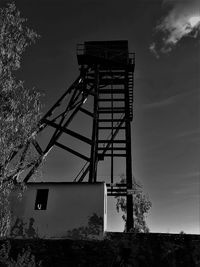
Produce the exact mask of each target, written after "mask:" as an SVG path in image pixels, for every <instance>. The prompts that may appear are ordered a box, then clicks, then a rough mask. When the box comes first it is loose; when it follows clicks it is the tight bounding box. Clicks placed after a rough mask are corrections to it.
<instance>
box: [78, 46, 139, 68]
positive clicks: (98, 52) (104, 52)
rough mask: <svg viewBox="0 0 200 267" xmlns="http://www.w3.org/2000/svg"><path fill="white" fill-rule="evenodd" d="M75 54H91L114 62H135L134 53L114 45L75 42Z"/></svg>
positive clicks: (129, 63)
mask: <svg viewBox="0 0 200 267" xmlns="http://www.w3.org/2000/svg"><path fill="white" fill-rule="evenodd" d="M76 51H77V56H92V57H97V58H101V59H105V60H110V61H113V62H116V63H123V64H127V65H134V64H135V53H129V52H128V51H126V50H124V49H123V48H122V49H120V48H119V49H117V48H116V46H107V47H106V46H100V45H99V46H98V45H88V44H87V45H85V44H77V50H76Z"/></svg>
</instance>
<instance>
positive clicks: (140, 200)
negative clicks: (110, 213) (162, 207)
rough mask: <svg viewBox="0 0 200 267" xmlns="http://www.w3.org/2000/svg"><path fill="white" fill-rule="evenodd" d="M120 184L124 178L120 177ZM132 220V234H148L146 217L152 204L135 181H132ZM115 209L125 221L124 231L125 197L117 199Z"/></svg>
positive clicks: (123, 181)
mask: <svg viewBox="0 0 200 267" xmlns="http://www.w3.org/2000/svg"><path fill="white" fill-rule="evenodd" d="M121 183H125V178H124V176H123V175H122V177H121ZM133 192H134V193H133V194H132V196H133V220H134V229H133V232H136V233H140V232H142V233H147V232H149V228H148V226H147V223H146V215H147V213H148V212H149V210H150V208H151V206H152V203H151V201H150V200H149V198H148V196H147V195H145V194H144V193H143V191H142V186H140V185H139V184H138V183H136V181H135V179H133ZM116 208H117V211H118V212H120V211H121V212H122V213H123V215H122V219H123V220H124V221H125V229H126V211H127V207H126V198H125V197H117V203H116Z"/></svg>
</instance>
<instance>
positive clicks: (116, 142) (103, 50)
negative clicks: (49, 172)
mask: <svg viewBox="0 0 200 267" xmlns="http://www.w3.org/2000/svg"><path fill="white" fill-rule="evenodd" d="M77 59H78V64H79V66H80V75H79V76H78V78H77V79H76V80H75V82H74V83H73V84H72V85H71V86H70V87H69V88H68V90H66V92H64V94H63V95H62V96H61V97H60V98H59V99H58V101H57V102H56V103H55V104H54V105H53V106H52V108H51V109H50V110H49V111H48V112H47V113H46V114H45V115H44V117H43V118H42V119H41V121H40V123H39V125H38V130H37V132H36V133H39V132H41V131H44V130H45V129H46V128H47V127H51V128H53V129H54V133H53V134H52V136H51V138H50V140H49V142H48V144H47V145H46V147H45V148H42V147H41V145H40V144H39V142H38V141H36V139H34V138H33V139H30V142H29V143H28V144H27V145H26V146H25V147H23V148H20V149H21V151H22V152H21V161H23V160H24V158H25V154H26V151H27V150H28V146H33V147H34V149H35V150H36V151H37V154H38V157H37V159H36V160H35V161H34V162H33V163H32V164H31V165H30V164H29V166H27V170H28V172H27V174H26V177H25V178H24V181H25V182H28V180H29V179H30V178H31V176H32V174H33V173H34V172H35V170H36V169H37V168H38V166H39V165H40V164H41V162H42V161H43V159H44V157H46V155H47V154H48V153H49V151H50V150H51V148H52V147H53V146H57V147H60V148H62V149H64V150H66V151H68V152H70V153H72V154H73V155H76V156H78V157H80V158H81V159H83V160H85V161H86V163H85V165H84V167H83V169H82V170H81V171H80V172H79V173H78V175H77V177H76V178H75V179H74V182H83V181H85V179H86V178H88V179H87V182H90V183H95V182H96V181H98V163H99V162H102V161H104V160H105V159H106V158H109V160H110V161H109V165H110V166H109V168H110V174H109V177H108V180H107V181H106V182H107V187H108V195H110V196H126V198H127V225H126V226H127V230H130V229H131V228H133V227H134V222H133V198H132V194H131V192H132V191H131V190H132V156H131V155H132V153H131V121H132V118H133V72H134V66H135V56H134V54H133V53H129V51H128V41H93V42H85V43H84V44H83V45H78V46H77ZM88 98H93V107H92V109H93V110H92V111H91V110H88V109H86V108H85V107H84V103H85V101H86V100H87V99H88ZM80 112H81V113H83V114H85V115H86V116H89V117H90V118H91V120H92V135H91V137H86V136H83V135H82V134H81V133H78V132H76V131H72V130H70V129H69V125H70V123H71V122H72V121H73V119H74V117H75V116H76V115H77V113H80ZM63 134H65V135H69V136H71V137H73V138H76V139H78V140H81V141H82V142H84V143H86V144H87V145H88V146H89V148H88V149H90V157H88V156H85V155H84V154H82V153H80V152H78V151H76V150H75V149H72V148H70V147H68V146H66V145H65V144H63V143H62V142H59V139H60V137H61V136H62V135H63ZM105 136H106V138H105ZM16 154H17V152H14V153H13V157H14V156H15V155H16ZM116 158H118V159H119V158H122V159H124V160H125V166H124V170H122V171H124V173H125V180H126V181H125V183H124V184H120V183H119V182H118V183H117V182H116V180H115V175H114V169H115V164H114V161H115V159H116Z"/></svg>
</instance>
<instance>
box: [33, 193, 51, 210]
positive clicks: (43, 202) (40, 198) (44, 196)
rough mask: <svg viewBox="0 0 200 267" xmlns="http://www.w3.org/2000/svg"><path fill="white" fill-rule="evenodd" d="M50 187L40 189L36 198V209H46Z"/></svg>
mask: <svg viewBox="0 0 200 267" xmlns="http://www.w3.org/2000/svg"><path fill="white" fill-rule="evenodd" d="M48 193H49V189H38V190H37V195H36V200H35V210H46V209H47V200H48Z"/></svg>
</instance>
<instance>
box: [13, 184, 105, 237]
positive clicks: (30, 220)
mask: <svg viewBox="0 0 200 267" xmlns="http://www.w3.org/2000/svg"><path fill="white" fill-rule="evenodd" d="M41 189H48V197H47V203H46V204H47V205H46V208H45V209H42V208H44V206H42V204H41V203H36V198H37V194H38V193H37V192H38V190H41ZM41 192H44V191H40V193H41ZM17 194H18V192H15V193H13V195H12V197H11V212H12V220H11V226H12V227H11V230H10V235H11V237H17V238H19V237H25V238H27V237H39V238H66V237H71V238H75V239H76V238H101V237H102V235H103V232H104V231H105V230H106V225H107V220H106V219H107V207H106V206H107V204H106V203H107V201H106V186H105V184H104V183H96V184H88V183H80V184H78V183H29V184H28V186H27V190H26V191H25V192H24V194H23V197H22V199H21V200H18V199H17V197H16V196H17ZM42 194H43V193H42ZM44 195H45V194H43V196H44ZM42 201H44V200H42ZM39 202H41V201H40V200H39ZM36 204H37V205H36ZM35 205H36V206H35Z"/></svg>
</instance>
